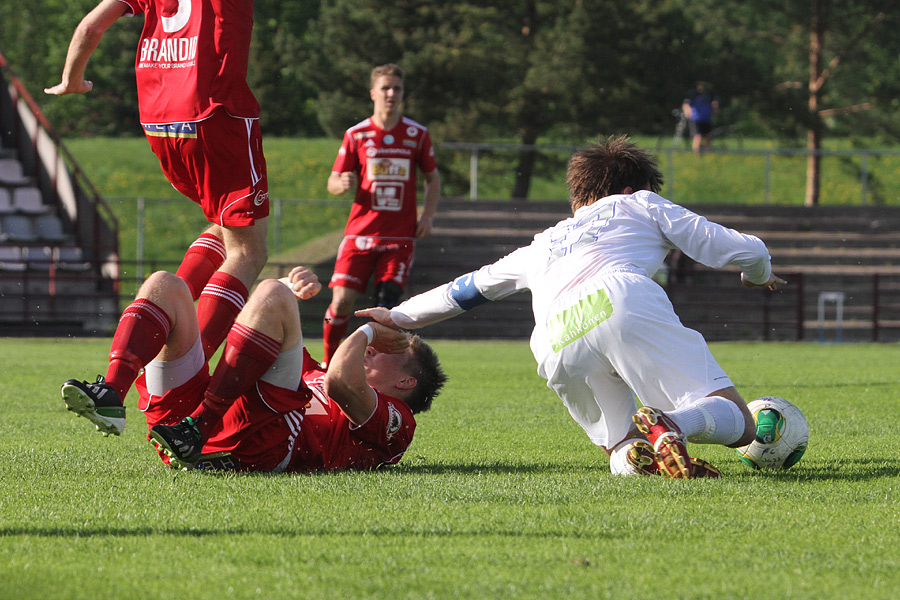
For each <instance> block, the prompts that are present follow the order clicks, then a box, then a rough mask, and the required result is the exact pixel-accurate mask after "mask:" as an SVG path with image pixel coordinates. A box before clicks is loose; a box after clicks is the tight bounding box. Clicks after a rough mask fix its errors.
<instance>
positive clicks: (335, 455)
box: [276, 349, 416, 471]
mask: <svg viewBox="0 0 900 600" xmlns="http://www.w3.org/2000/svg"><path fill="white" fill-rule="evenodd" d="M303 354H304V357H303V358H304V361H303V381H304V383H305V384H306V386H307V388H308V389H309V391H311V392H312V399H311V400H310V402H309V404H308V405H307V407H306V412H305V413H304V416H303V424H302V431H303V435H302V436H301V437H300V439H299V440H298V444H297V450H296V452H295V455H294V459H293V460H292V461H291V464H290V467H288V471H312V470H329V471H330V470H337V469H353V470H366V469H374V468H375V467H378V466H381V465H384V464H394V463H396V462H397V461H399V460H400V459H401V458H402V457H403V454H404V453H405V452H406V449H407V448H409V445H410V444H411V443H412V439H413V434H414V433H415V430H416V420H415V417H414V416H413V413H412V411H411V410H410V409H409V407H408V406H407V405H406V403H404V402H403V401H401V400H398V399H397V398H394V397H392V396H388V395H386V394H382V393H380V392H378V391H377V390H376V394H377V395H378V405H377V406H376V408H375V412H373V413H372V416H371V417H369V420H368V421H366V422H365V423H363V424H362V425H360V426H358V427H357V426H356V425H354V424H353V423H352V422H351V421H350V419H348V418H347V415H345V414H344V413H343V411H341V409H340V407H339V406H338V405H337V403H335V402H334V401H333V400H332V399H331V398H329V397H328V396H326V395H325V389H324V376H325V372H324V371H322V370H321V368H320V367H319V364H318V363H317V362H315V361H314V360H312V358H311V357H310V356H309V354H308V353H307V352H306V350H305V349H304V351H303ZM276 389H283V388H276Z"/></svg>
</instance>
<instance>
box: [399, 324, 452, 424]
mask: <svg viewBox="0 0 900 600" xmlns="http://www.w3.org/2000/svg"><path fill="white" fill-rule="evenodd" d="M409 347H410V349H412V356H411V357H410V359H409V361H408V362H407V363H406V368H407V369H408V370H409V374H410V375H412V376H413V377H415V378H416V387H414V388H413V389H412V390H410V393H409V395H408V396H407V397H406V398H405V399H404V401H405V402H406V404H407V405H408V406H409V408H410V410H412V411H413V414H415V413H420V412H424V411H426V410H428V409H429V408H431V401H432V400H434V397H435V396H437V395H438V394H439V393H440V391H441V388H442V387H444V383H446V382H447V375H446V373H444V370H443V369H442V368H441V363H440V361H438V356H437V353H436V352H435V351H434V349H433V348H432V347H431V346H429V345H428V344H427V343H425V342H424V341H422V338H420V337H419V336H417V335H410V336H409Z"/></svg>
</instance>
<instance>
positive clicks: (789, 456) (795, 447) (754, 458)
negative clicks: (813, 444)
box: [737, 396, 809, 469]
mask: <svg viewBox="0 0 900 600" xmlns="http://www.w3.org/2000/svg"><path fill="white" fill-rule="evenodd" d="M747 408H749V409H750V414H752V415H753V420H754V421H755V422H756V439H754V440H753V441H752V442H750V443H749V444H747V445H746V446H743V447H741V448H738V449H737V453H738V457H739V458H740V459H741V462H743V463H744V464H745V465H748V466H750V467H753V468H754V469H789V468H791V467H792V466H794V465H796V464H797V463H798V462H799V461H800V459H801V458H802V457H803V453H804V452H806V445H807V443H808V442H809V425H808V424H807V422H806V417H804V416H803V413H802V412H800V409H799V408H797V407H796V406H794V405H793V404H791V403H790V402H788V401H787V400H785V399H784V398H779V397H777V396H763V397H762V398H757V399H756V400H753V401H752V402H749V403H748V404H747Z"/></svg>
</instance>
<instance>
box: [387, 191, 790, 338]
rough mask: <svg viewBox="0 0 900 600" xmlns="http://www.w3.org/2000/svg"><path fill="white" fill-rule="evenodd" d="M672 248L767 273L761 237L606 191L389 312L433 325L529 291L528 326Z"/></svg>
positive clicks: (754, 278) (639, 195) (660, 201)
mask: <svg viewBox="0 0 900 600" xmlns="http://www.w3.org/2000/svg"><path fill="white" fill-rule="evenodd" d="M673 248H678V249H680V250H681V251H682V252H684V253H685V254H686V255H687V256H689V257H690V258H692V259H694V260H695V261H697V262H699V263H702V264H704V265H706V266H708V267H712V268H721V267H724V266H727V265H732V266H736V267H738V268H740V269H741V270H742V271H743V273H744V276H745V277H746V278H747V279H748V280H750V281H751V282H753V283H758V284H762V283H765V282H766V281H768V279H769V276H770V275H771V273H772V267H771V261H770V258H769V253H768V250H767V249H766V246H765V244H763V242H762V240H760V239H759V238H757V237H756V236H752V235H745V234H742V233H740V232H738V231H735V230H733V229H729V228H727V227H723V226H722V225H719V224H717V223H712V222H710V221H708V220H707V219H706V218H705V217H702V216H700V215H698V214H696V213H694V212H691V211H690V210H688V209H686V208H684V207H682V206H678V205H677V204H674V203H672V202H670V201H668V200H666V199H665V198H663V197H662V196H659V195H658V194H654V193H653V192H649V191H640V192H636V193H634V194H631V195H627V196H626V195H616V196H609V197H607V198H604V199H602V200H600V201H598V202H595V203H594V204H592V205H590V206H584V207H582V208H580V209H579V210H578V211H577V212H576V213H575V214H574V215H573V216H572V217H570V218H568V219H565V220H563V221H560V222H559V223H557V224H556V225H554V226H553V227H550V228H549V229H546V230H545V231H543V232H541V233H539V234H537V235H536V236H535V237H534V241H532V243H531V244H530V245H528V246H524V247H522V248H519V249H518V250H516V251H514V252H512V253H511V254H508V255H507V256H505V257H503V258H501V259H500V260H498V261H497V262H495V263H493V264H490V265H485V266H483V267H481V268H480V269H478V270H477V271H474V272H472V273H469V274H467V275H464V276H462V277H458V278H457V279H456V280H454V281H453V282H450V283H448V284H446V285H445V286H443V287H440V288H435V289H434V290H431V291H430V292H425V293H424V294H420V295H419V296H416V297H414V298H410V299H409V300H407V301H406V302H403V303H402V304H400V305H399V306H397V307H396V308H394V309H393V310H392V311H391V317H392V318H393V320H394V322H395V323H397V324H398V325H400V326H401V327H405V328H415V327H422V326H425V325H430V324H432V323H437V322H438V321H442V320H444V319H447V318H449V317H452V316H455V315H457V314H459V313H461V312H463V311H464V310H469V309H471V308H474V307H475V306H477V305H479V304H482V303H483V302H486V301H491V300H499V299H501V298H505V297H506V296H509V295H510V294H514V293H516V292H521V291H523V290H531V294H532V306H533V310H534V319H535V323H537V324H538V325H540V324H542V323H545V322H546V321H547V319H548V317H550V316H551V315H550V314H549V313H548V311H549V310H550V308H551V306H553V305H554V303H555V301H556V300H557V298H559V297H560V296H561V295H563V294H564V293H565V292H566V291H568V290H571V289H573V288H575V287H577V286H580V285H582V284H584V283H585V282H587V281H589V280H590V279H592V278H594V277H596V276H597V275H598V274H600V273H603V272H607V271H614V270H621V271H629V272H633V273H640V274H643V275H646V276H648V277H649V276H651V275H653V274H654V273H656V272H657V271H658V270H659V268H660V266H661V265H662V263H663V260H665V257H666V254H667V253H668V252H669V250H671V249H673Z"/></svg>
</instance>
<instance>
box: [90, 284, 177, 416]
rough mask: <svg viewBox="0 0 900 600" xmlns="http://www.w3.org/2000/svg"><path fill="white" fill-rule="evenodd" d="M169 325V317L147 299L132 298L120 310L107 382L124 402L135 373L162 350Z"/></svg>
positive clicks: (111, 349)
mask: <svg viewBox="0 0 900 600" xmlns="http://www.w3.org/2000/svg"><path fill="white" fill-rule="evenodd" d="M171 328H172V321H171V320H170V319H169V316H168V315H167V314H166V313H165V312H164V311H163V310H162V309H161V308H160V307H159V306H157V305H156V304H154V303H153V302H151V301H149V300H147V299H146V298H139V299H137V300H135V301H134V302H132V303H131V304H130V305H129V306H128V308H126V309H125V311H124V312H123V313H122V317H121V318H120V319H119V324H118V326H117V327H116V333H115V335H114V336H113V341H112V346H111V347H110V350H109V367H108V368H107V371H106V383H108V384H109V385H111V386H112V387H113V388H114V389H115V390H116V391H117V392H118V393H119V397H120V398H121V399H122V400H123V401H124V400H125V394H127V393H128V390H129V389H131V384H133V383H134V380H135V379H137V376H138V372H139V371H140V370H141V369H142V368H143V367H145V366H146V365H147V363H149V362H150V361H151V360H153V359H154V358H155V357H156V355H157V354H159V351H160V350H162V347H163V345H165V343H166V339H168V337H169V330H170V329H171Z"/></svg>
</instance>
